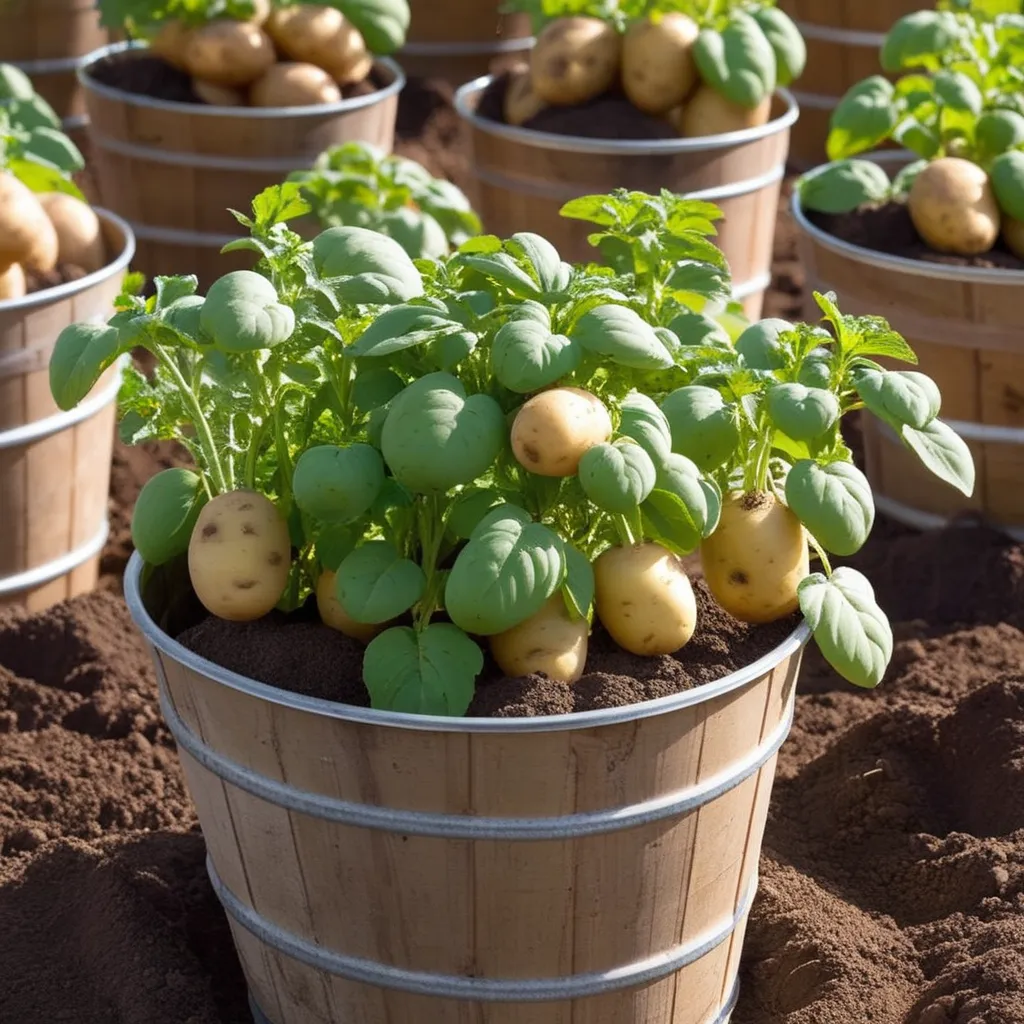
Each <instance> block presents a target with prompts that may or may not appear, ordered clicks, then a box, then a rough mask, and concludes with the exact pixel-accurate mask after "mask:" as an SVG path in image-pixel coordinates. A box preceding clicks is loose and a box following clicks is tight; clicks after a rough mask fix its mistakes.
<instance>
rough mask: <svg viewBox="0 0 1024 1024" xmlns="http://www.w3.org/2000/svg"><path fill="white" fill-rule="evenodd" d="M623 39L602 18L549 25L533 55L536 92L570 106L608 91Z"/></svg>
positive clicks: (615, 72) (533, 77)
mask: <svg viewBox="0 0 1024 1024" xmlns="http://www.w3.org/2000/svg"><path fill="white" fill-rule="evenodd" d="M621 55H622V36H620V35H619V33H618V31H617V30H616V28H615V26H614V25H610V24H609V23H608V22H606V21H602V20H601V19H600V18H587V17H572V18H558V19H556V20H555V21H552V22H549V23H548V25H547V26H546V27H545V28H544V29H543V31H542V32H541V33H540V35H539V36H537V42H536V44H535V45H534V48H533V53H532V54H531V56H530V77H531V79H532V82H533V91H534V92H535V93H536V94H537V95H538V96H539V97H540V98H541V99H542V100H543V101H544V102H545V103H552V104H556V105H558V106H566V107H570V106H573V105H574V104H577V103H585V102H586V101H587V100H591V99H593V98H594V97H595V96H600V95H601V94H602V93H603V92H607V91H608V89H610V88H611V86H612V84H613V83H614V82H615V79H616V77H617V76H618V73H619V61H620V58H621Z"/></svg>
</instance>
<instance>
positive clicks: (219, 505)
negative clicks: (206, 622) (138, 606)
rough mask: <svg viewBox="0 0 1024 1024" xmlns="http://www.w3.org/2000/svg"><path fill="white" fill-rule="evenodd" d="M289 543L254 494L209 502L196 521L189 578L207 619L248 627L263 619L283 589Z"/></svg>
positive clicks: (268, 505) (265, 502)
mask: <svg viewBox="0 0 1024 1024" xmlns="http://www.w3.org/2000/svg"><path fill="white" fill-rule="evenodd" d="M290 568H291V540H290V538H289V536H288V524H287V523H286V522H285V521H284V518H283V517H282V515H281V513H280V512H278V510H277V506H276V505H275V504H274V503H273V502H272V501H270V500H269V499H268V498H265V497H264V496H263V495H262V494H257V493H256V492H255V491H229V492H228V493H227V494H221V495H218V496H217V497H216V498H214V499H213V500H212V501H211V502H210V503H209V504H208V505H206V507H205V508H204V509H203V511H202V512H201V513H200V514H199V518H198V519H197V520H196V525H195V529H194V530H193V531H192V539H191V540H190V541H189V545H188V572H189V576H190V577H191V579H192V586H193V588H194V589H195V592H196V596H197V597H198V598H199V600H200V601H202V603H203V606H204V607H205V608H206V610H207V611H208V612H210V613H211V614H212V615H216V616H218V617H219V618H221V619H229V620H230V621H232V622H249V621H251V620H253V619H259V618H261V617H262V616H264V615H266V614H267V612H269V611H270V610H271V609H272V608H273V607H274V606H275V605H276V604H277V602H278V601H279V600H280V598H281V594H282V593H284V588H285V587H286V586H287V585H288V573H289V570H290Z"/></svg>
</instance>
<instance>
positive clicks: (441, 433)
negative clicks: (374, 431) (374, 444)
mask: <svg viewBox="0 0 1024 1024" xmlns="http://www.w3.org/2000/svg"><path fill="white" fill-rule="evenodd" d="M506 437H507V430H506V426H505V415H504V413H503V412H502V410H501V406H499V405H498V403H497V402H495V401H494V399H493V398H490V397H489V396H488V395H471V396H470V397H469V398H467V397H466V392H465V389H464V388H463V386H462V384H461V383H460V382H459V381H458V380H457V379H456V378H455V377H453V376H451V374H447V373H431V374H427V375H426V376H425V377H421V378H420V379H419V380H417V381H415V382H414V383H412V384H410V385H409V386H408V387H407V388H406V389H405V390H404V391H403V392H402V393H401V394H400V395H398V396H397V397H396V398H395V399H394V401H393V402H392V403H391V408H390V410H389V411H388V416H387V419H386V420H385V421H384V428H383V431H382V434H381V450H382V452H383V453H384V459H385V461H386V462H387V464H388V466H389V467H390V468H391V472H392V473H393V474H394V475H395V478H396V479H397V480H398V481H399V482H400V483H402V484H404V485H405V486H406V487H408V488H409V490H411V491H415V492H421V493H427V492H434V491H447V490H450V489H451V488H452V487H455V486H456V485H458V484H468V483H472V481H474V480H475V479H476V478H477V477H479V476H482V475H483V474H484V473H485V472H486V471H487V470H488V469H489V468H490V466H491V464H492V463H493V462H494V460H495V459H496V458H497V456H498V453H499V452H500V451H501V449H502V447H503V446H504V445H505V441H506ZM548 596H550V595H548Z"/></svg>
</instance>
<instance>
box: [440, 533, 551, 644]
mask: <svg viewBox="0 0 1024 1024" xmlns="http://www.w3.org/2000/svg"><path fill="white" fill-rule="evenodd" d="M565 574H566V555H565V546H564V544H563V542H562V540H561V539H560V538H559V537H558V535H557V534H556V533H554V532H553V531H552V530H550V529H548V527H546V526H544V525H542V524H541V523H532V522H523V521H522V519H521V518H520V517H519V516H516V515H508V514H506V515H491V516H489V517H487V518H485V520H484V521H483V522H482V523H481V524H480V526H478V527H477V529H476V530H474V531H473V535H472V537H471V538H470V540H469V543H468V544H467V545H466V546H465V547H464V548H463V549H462V551H460V552H459V556H458V558H456V560H455V565H454V566H453V567H452V571H451V573H450V575H449V576H448V581H447V584H446V586H445V607H446V608H447V610H448V614H449V615H450V616H451V619H452V621H453V622H454V623H455V624H456V625H457V626H460V627H461V628H462V629H464V630H465V631H466V632H467V633H472V634H477V635H480V636H493V635H494V634H496V633H504V632H505V631H506V630H508V629H511V628H512V627H513V626H517V625H519V623H520V622H524V621H525V620H526V619H528V618H530V616H531V615H535V614H536V613H537V612H539V611H540V610H541V608H543V607H544V604H545V602H546V601H547V600H548V598H549V597H551V595H552V594H553V593H554V592H555V591H556V590H557V589H558V588H559V587H560V586H561V585H562V583H563V581H564V580H565Z"/></svg>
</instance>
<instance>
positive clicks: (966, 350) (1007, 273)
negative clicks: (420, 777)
mask: <svg viewBox="0 0 1024 1024" xmlns="http://www.w3.org/2000/svg"><path fill="white" fill-rule="evenodd" d="M877 159H880V160H882V162H885V163H888V162H890V159H889V156H888V154H885V155H884V156H881V157H878V158H877ZM896 159H897V157H896V155H895V154H894V156H893V160H892V162H895V161H896ZM898 159H903V158H902V156H900V157H899V158H898ZM793 216H794V217H795V219H796V222H797V224H798V226H799V229H800V256H801V262H802V263H803V265H804V267H805V269H806V273H807V290H806V295H808V296H809V295H810V294H811V292H812V291H815V290H816V291H820V292H827V291H830V290H832V291H835V292H836V293H837V294H838V296H839V299H840V301H841V304H842V309H843V312H844V313H849V314H852V315H862V314H864V315H866V314H875V315H878V316H883V317H885V318H886V319H887V320H889V322H890V323H891V324H892V326H893V327H894V328H895V329H896V330H897V331H899V332H900V333H901V334H902V335H904V336H905V337H906V339H907V341H908V342H909V343H910V346H911V347H912V348H913V349H914V351H915V352H917V354H918V357H919V359H920V365H919V366H918V367H917V368H918V369H920V370H921V372H922V373H926V374H928V376H930V377H932V378H933V379H934V380H935V382H936V383H937V384H938V386H939V389H940V390H941V392H942V418H943V420H945V421H946V422H947V423H948V424H949V425H950V426H951V427H952V428H953V429H954V430H955V431H956V432H957V433H958V434H959V435H960V436H961V437H962V438H963V439H964V440H965V441H966V442H967V444H968V446H969V447H970V449H971V453H972V454H973V456H974V462H975V466H976V467H977V482H976V484H975V489H974V495H973V497H972V498H965V497H964V496H963V495H962V494H960V493H959V492H957V491H955V490H954V489H953V488H951V487H947V486H945V485H944V484H942V483H941V482H939V481H938V480H937V478H935V477H933V476H932V475H931V474H930V473H928V472H927V470H925V469H924V467H923V466H922V465H921V463H920V462H919V460H918V459H917V457H916V456H915V455H913V454H912V453H911V452H909V451H907V449H906V448H904V447H903V445H902V444H901V442H900V441H899V439H898V438H897V436H896V434H895V433H894V432H893V431H892V430H890V429H889V428H888V427H887V426H885V425H884V424H882V423H881V422H880V421H879V420H877V419H876V418H875V417H874V416H867V417H863V418H862V424H863V430H864V445H865V460H866V463H867V475H868V478H869V480H870V481H871V486H872V490H873V491H874V494H875V504H876V505H877V506H878V509H879V511H880V512H882V513H884V514H887V515H888V516H890V518H893V519H896V520H898V521H900V522H903V523H905V524H906V525H908V526H913V527H916V528H920V529H929V528H932V527H936V526H940V525H942V523H944V522H946V521H947V520H949V519H951V518H954V517H956V516H958V515H961V514H962V513H964V512H974V513H980V514H981V515H982V516H983V517H984V518H985V519H987V520H991V521H992V522H993V523H994V524H996V525H998V526H1001V527H1002V528H1003V529H1005V530H1006V531H1007V532H1008V533H1010V534H1012V535H1013V536H1014V537H1016V538H1017V539H1018V540H1024V321H1022V319H1021V306H1022V304H1024V271H1018V270H1007V269H986V268H980V267H956V266H949V265H946V264H941V263H926V262H921V261H918V260H911V259H905V258H902V257H898V256H890V255H888V254H886V253H880V252H874V251H872V250H870V249H865V248H862V247H861V246H857V245H852V244H851V243H849V242H845V241H842V240H840V239H838V238H835V237H834V236H832V235H829V234H827V233H826V232H825V231H823V230H822V229H821V228H819V227H817V226H816V225H814V224H812V223H811V222H810V221H809V220H808V218H807V216H806V215H805V214H804V212H803V210H802V209H801V208H800V202H799V198H798V197H797V196H796V194H795V193H794V198H793ZM816 308H817V307H815V309H816ZM807 315H808V316H810V315H811V311H810V309H808V311H807ZM817 315H820V314H815V316H817ZM882 361H883V362H885V360H882ZM899 365H900V366H904V364H899ZM892 368H893V369H896V368H898V367H897V366H896V364H893V366H892ZM904 368H906V367H905V366H904Z"/></svg>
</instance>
